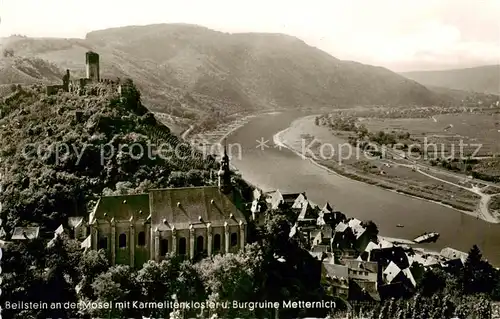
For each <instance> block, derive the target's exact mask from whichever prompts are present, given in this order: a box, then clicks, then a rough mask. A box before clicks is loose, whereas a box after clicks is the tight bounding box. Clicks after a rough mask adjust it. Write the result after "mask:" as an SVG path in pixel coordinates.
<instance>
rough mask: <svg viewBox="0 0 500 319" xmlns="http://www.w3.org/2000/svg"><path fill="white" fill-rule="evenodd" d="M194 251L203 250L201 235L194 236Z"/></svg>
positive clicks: (199, 251)
mask: <svg viewBox="0 0 500 319" xmlns="http://www.w3.org/2000/svg"><path fill="white" fill-rule="evenodd" d="M196 252H197V253H201V252H203V236H198V238H196Z"/></svg>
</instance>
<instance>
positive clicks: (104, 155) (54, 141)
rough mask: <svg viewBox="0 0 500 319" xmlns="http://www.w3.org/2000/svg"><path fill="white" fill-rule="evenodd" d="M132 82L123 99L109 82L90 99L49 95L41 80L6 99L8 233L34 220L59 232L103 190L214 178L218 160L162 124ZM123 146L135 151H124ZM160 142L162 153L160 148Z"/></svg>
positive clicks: (0, 126)
mask: <svg viewBox="0 0 500 319" xmlns="http://www.w3.org/2000/svg"><path fill="white" fill-rule="evenodd" d="M128 84H129V86H130V89H129V90H128V91H127V93H126V94H124V95H123V96H122V97H121V98H120V96H119V95H118V93H117V90H116V87H113V86H110V85H106V84H96V85H94V86H90V87H88V94H87V95H82V96H79V95H75V94H72V93H60V94H58V95H52V96H47V95H46V94H45V93H44V92H45V90H44V88H43V87H42V86H37V85H34V86H30V87H28V86H24V87H22V88H21V89H18V90H17V92H15V93H12V94H11V95H10V96H9V98H7V99H2V101H0V111H1V117H0V157H1V159H2V161H1V165H2V169H3V173H4V174H3V176H2V183H3V192H2V194H0V202H1V203H2V205H3V209H2V214H3V216H2V219H3V220H4V222H6V226H7V229H6V231H7V232H8V230H9V229H11V228H12V227H14V226H19V225H26V224H38V225H40V226H42V227H43V228H46V229H52V230H53V229H55V228H56V227H57V226H59V225H60V224H61V222H63V221H65V220H66V218H65V217H66V216H70V215H77V214H78V215H84V214H87V213H88V206H91V204H92V202H91V201H90V202H89V200H92V199H95V198H97V197H98V196H100V195H101V194H103V193H104V194H111V193H136V192H143V191H145V190H146V189H148V188H151V187H166V186H169V185H172V186H189V185H197V186H199V185H203V184H204V183H206V182H209V181H208V179H207V176H208V175H207V172H206V171H205V170H206V169H208V168H210V167H213V166H214V165H215V163H214V161H213V160H210V161H208V160H206V159H205V158H204V157H203V156H202V155H201V154H199V153H196V152H194V151H193V150H192V149H191V148H190V146H189V145H185V144H182V143H181V142H180V140H179V139H178V138H177V137H176V136H175V135H173V134H171V133H170V130H169V129H168V128H167V127H165V126H163V125H162V124H159V123H158V122H157V120H156V119H155V117H154V116H153V114H152V113H150V112H149V111H148V110H147V109H146V108H145V107H144V106H143V105H142V104H141V102H140V93H139V91H138V90H137V89H136V88H135V86H134V85H133V83H132V82H131V81H130V80H128ZM120 145H124V146H126V145H128V146H130V148H127V147H123V148H122V151H121V152H120V151H119V149H120ZM148 145H151V146H149V149H150V150H151V152H149V151H148ZM160 145H163V153H162V154H163V155H161V156H160V154H156V153H155V149H156V148H155V146H156V147H157V148H159V147H160ZM132 147H133V148H132ZM141 148H142V150H143V151H144V154H142V155H141V154H140V153H141ZM176 150H177V151H176ZM150 153H151V155H149V154H150ZM176 154H177V155H178V156H176ZM8 233H9V232H8Z"/></svg>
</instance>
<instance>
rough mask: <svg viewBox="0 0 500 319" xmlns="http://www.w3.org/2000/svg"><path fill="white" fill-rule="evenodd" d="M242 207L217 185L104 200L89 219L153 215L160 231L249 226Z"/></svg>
mask: <svg viewBox="0 0 500 319" xmlns="http://www.w3.org/2000/svg"><path fill="white" fill-rule="evenodd" d="M239 204H240V203H239V201H238V198H236V197H233V196H232V195H226V194H223V193H222V192H221V191H220V190H219V188H218V187H217V186H208V187H184V188H165V189H153V190H150V191H149V193H147V194H138V195H121V196H104V197H101V198H100V199H99V201H98V202H97V204H96V207H95V209H94V211H93V212H92V213H91V216H90V219H89V220H90V221H91V222H93V220H94V219H96V218H97V219H105V215H104V214H107V215H106V218H107V219H111V218H115V220H130V218H131V217H134V219H144V220H146V219H147V218H148V216H150V215H151V226H152V227H153V229H156V228H158V229H159V230H169V229H172V228H173V227H175V228H177V229H187V228H189V226H190V225H193V227H195V228H201V227H206V224H205V223H211V225H212V226H214V227H216V226H223V225H224V223H226V222H227V224H228V225H238V224H239V223H240V221H242V222H243V223H245V224H246V219H245V216H244V215H243V213H242V212H241V210H240V209H239V208H238V207H240V206H241V205H239ZM231 214H232V215H231ZM231 216H232V217H231ZM200 217H201V220H200Z"/></svg>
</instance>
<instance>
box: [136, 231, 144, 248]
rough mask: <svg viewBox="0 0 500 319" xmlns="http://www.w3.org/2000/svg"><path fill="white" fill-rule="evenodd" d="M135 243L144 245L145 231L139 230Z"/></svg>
mask: <svg viewBox="0 0 500 319" xmlns="http://www.w3.org/2000/svg"><path fill="white" fill-rule="evenodd" d="M137 244H138V245H139V246H146V233H145V232H143V231H141V232H139V235H137Z"/></svg>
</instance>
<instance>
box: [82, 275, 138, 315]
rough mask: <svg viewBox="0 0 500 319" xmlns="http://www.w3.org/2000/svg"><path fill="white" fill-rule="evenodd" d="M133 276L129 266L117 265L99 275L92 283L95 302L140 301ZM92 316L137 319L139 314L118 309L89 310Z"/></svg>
mask: <svg viewBox="0 0 500 319" xmlns="http://www.w3.org/2000/svg"><path fill="white" fill-rule="evenodd" d="M138 287H139V285H138V284H137V282H136V280H135V275H134V272H133V270H132V268H130V267H129V266H124V265H118V266H113V267H111V268H110V269H109V270H108V271H107V272H106V273H103V274H100V275H99V276H97V278H96V279H95V280H94V282H93V283H92V288H93V289H94V294H95V296H96V299H95V301H97V302H101V303H111V304H112V305H114V304H115V303H116V302H133V301H135V300H140V297H141V294H140V290H139V288H138ZM89 313H90V314H91V315H92V316H98V317H106V316H110V317H113V318H130V317H137V316H139V315H140V313H139V312H138V311H137V310H136V309H132V308H124V309H119V308H116V307H111V309H110V310H108V309H91V310H90V311H89Z"/></svg>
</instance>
